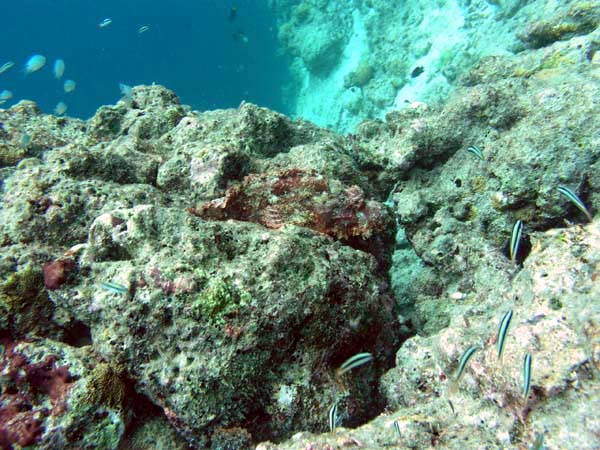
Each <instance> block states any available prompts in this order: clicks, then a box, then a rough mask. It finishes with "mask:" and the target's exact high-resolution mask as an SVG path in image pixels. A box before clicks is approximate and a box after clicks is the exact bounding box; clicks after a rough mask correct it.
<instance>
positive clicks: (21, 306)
mask: <svg viewBox="0 0 600 450" xmlns="http://www.w3.org/2000/svg"><path fill="white" fill-rule="evenodd" d="M0 311H2V321H0V329H8V330H10V331H11V332H12V333H14V334H15V335H17V336H22V335H25V334H27V333H33V334H36V335H44V334H45V333H46V330H47V329H48V322H49V321H50V319H51V317H52V314H53V312H54V305H53V304H52V302H50V300H49V298H48V294H47V293H46V291H45V289H44V279H43V277H42V272H41V270H37V269H33V268H32V267H27V268H26V269H23V270H20V271H18V272H14V273H11V274H10V275H8V277H7V278H6V280H5V281H4V282H3V283H2V284H0Z"/></svg>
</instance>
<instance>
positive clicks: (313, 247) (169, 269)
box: [52, 205, 395, 445]
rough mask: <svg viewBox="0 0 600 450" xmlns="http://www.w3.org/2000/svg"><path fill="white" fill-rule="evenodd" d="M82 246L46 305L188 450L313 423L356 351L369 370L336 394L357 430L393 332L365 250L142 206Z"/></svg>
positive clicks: (288, 230) (297, 231) (113, 217)
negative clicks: (369, 360) (132, 383)
mask: <svg viewBox="0 0 600 450" xmlns="http://www.w3.org/2000/svg"><path fill="white" fill-rule="evenodd" d="M86 246H87V247H86V248H85V250H84V252H83V253H82V254H81V255H80V257H79V276H78V277H77V279H76V280H74V281H73V282H72V283H70V284H69V283H67V284H65V285H63V286H62V287H61V289H58V290H56V291H53V294H52V295H53V297H54V298H55V300H56V301H57V302H58V303H59V304H60V305H61V306H62V307H64V308H66V309H67V310H69V311H70V312H71V313H72V314H74V315H76V316H77V317H78V318H79V319H80V320H82V321H84V322H85V323H86V324H87V325H88V326H89V327H90V328H91V332H92V339H93V342H94V346H95V348H96V349H97V350H98V351H99V352H100V353H101V354H102V355H103V356H104V357H105V358H107V359H109V360H113V361H118V362H120V363H123V364H124V365H125V366H126V367H127V369H128V370H129V372H130V373H131V374H132V375H133V376H134V377H135V379H137V388H138V389H139V390H140V391H142V392H143V393H145V394H146V395H147V396H148V397H149V398H150V399H152V401H153V402H155V403H156V404H158V405H160V406H161V407H162V408H163V410H164V412H165V414H166V415H167V417H169V418H170V420H171V421H172V423H173V424H174V425H175V426H176V427H177V428H178V429H180V430H181V431H182V432H184V433H185V434H186V435H187V436H188V438H190V439H191V440H192V441H194V442H196V443H198V444H199V445H203V443H205V442H207V439H208V437H209V436H210V435H211V433H213V432H216V429H217V428H218V427H231V426H243V427H245V428H247V429H248V430H249V431H250V433H252V434H254V435H255V436H277V435H280V434H285V433H288V432H289V431H291V430H293V429H298V428H315V427H319V426H320V425H321V423H322V415H323V413H324V412H325V409H326V408H325V409H324V407H323V405H327V404H328V403H332V402H333V401H334V399H336V398H338V397H340V396H341V397H344V395H342V393H340V392H339V388H338V387H337V384H336V382H335V381H334V378H332V377H331V376H332V375H333V373H334V369H335V367H336V366H337V365H339V363H340V362H341V361H343V360H344V359H345V358H346V357H348V356H351V354H352V353H353V352H357V351H371V352H372V353H373V354H375V355H377V363H376V364H375V366H373V367H372V368H371V369H370V370H367V372H366V373H365V376H366V378H364V379H363V380H356V381H352V380H350V381H349V382H348V383H347V387H346V389H348V391H344V392H347V393H349V392H351V393H352V405H353V407H354V408H356V410H357V411H356V414H355V417H354V419H355V420H357V419H359V418H360V417H361V416H362V415H363V414H364V413H365V412H366V411H368V409H369V408H372V407H373V406H375V404H376V402H377V396H376V395H375V394H376V392H374V391H373V386H374V385H372V384H370V383H368V384H367V383H366V381H367V380H371V381H372V377H373V376H374V375H375V374H376V373H377V372H378V371H379V370H380V369H379V367H380V366H381V364H384V363H385V359H386V355H389V353H390V350H391V349H393V344H392V343H393V341H394V337H393V335H394V333H395V332H394V331H393V327H391V323H392V317H391V310H390V307H391V303H390V299H389V298H387V297H386V296H385V295H382V292H384V290H385V283H384V280H382V279H381V278H379V277H378V276H376V275H374V273H375V261H374V259H373V258H372V257H371V256H370V255H368V254H367V253H363V252H361V251H357V250H353V249H352V248H350V247H347V246H343V245H341V244H340V243H338V242H335V241H332V240H331V239H329V238H327V237H325V236H322V235H320V234H319V233H316V232H313V231H311V230H309V229H306V228H301V227H296V226H286V227H283V228H280V229H278V230H268V229H266V228H264V227H262V226H260V225H256V224H251V223H243V222H231V221H229V222H206V221H203V220H201V219H199V218H197V217H195V216H193V215H191V214H189V213H187V212H186V211H184V210H178V209H165V208H161V207H157V206H150V205H140V206H137V207H135V208H133V209H124V210H115V211H113V212H112V213H110V214H105V215H103V216H100V217H99V218H97V219H96V220H95V221H94V223H93V224H92V226H91V229H90V234H89V239H88V241H87V244H86ZM109 283H113V284H109ZM268 417H271V419H270V421H268V420H267V418H268Z"/></svg>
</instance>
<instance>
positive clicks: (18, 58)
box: [0, 0, 289, 118]
mask: <svg viewBox="0 0 600 450" xmlns="http://www.w3.org/2000/svg"><path fill="white" fill-rule="evenodd" d="M232 7H237V14H235V18H233V20H232V19H231V18H230V11H231V8H232ZM1 15H2V34H1V35H2V39H0V65H2V64H3V63H5V62H7V61H14V62H15V64H16V65H15V66H14V67H13V68H12V69H10V70H8V71H7V72H5V73H3V74H0V91H2V90H4V89H7V90H10V91H11V92H12V93H13V98H12V99H11V100H10V101H9V102H7V103H5V104H4V105H2V106H0V107H3V108H6V107H8V106H10V105H11V104H14V103H16V102H17V101H19V100H21V99H29V100H33V101H35V102H36V103H38V104H39V105H40V107H41V108H42V110H43V111H44V112H48V113H49V112H52V111H53V109H54V108H55V106H56V104H57V103H58V102H60V101H64V102H65V103H66V104H67V106H68V110H67V115H69V116H75V117H81V118H88V117H90V116H92V115H93V114H94V112H95V111H96V109H97V108H98V107H99V106H100V105H104V104H111V103H114V102H116V101H117V100H118V99H119V98H120V96H121V95H120V92H119V83H124V84H127V85H137V84H151V83H153V82H155V83H157V84H162V85H164V86H166V87H168V88H169V89H172V90H174V91H175V92H176V93H177V95H178V96H179V97H180V99H181V101H182V103H185V104H188V105H191V106H192V108H193V109H198V110H207V109H216V108H229V107H237V106H238V105H239V104H240V102H241V101H242V100H245V101H250V102H253V103H257V104H259V105H261V106H266V107H269V108H272V109H275V110H277V111H280V112H283V113H285V112H287V111H286V106H285V104H284V101H283V99H282V93H281V87H282V86H284V85H285V84H286V82H287V80H288V77H289V75H288V72H287V61H286V60H285V58H284V57H283V56H280V52H279V51H278V46H277V30H276V26H275V22H274V18H273V16H272V14H271V12H270V11H269V9H268V7H267V5H266V2H265V1H262V0H239V1H235V2H227V1H222V0H170V1H169V2H165V1H162V0H147V1H143V2H142V1H135V0H122V1H117V0H103V1H97V0H18V1H8V0H7V1H6V2H5V3H4V4H3V9H2V14H1ZM105 18H110V19H111V20H112V23H111V24H110V25H109V26H107V27H104V28H100V27H99V26H98V25H99V23H100V22H101V21H102V20H103V19H105ZM144 25H145V26H148V27H149V30H148V31H146V32H144V33H142V34H139V33H138V30H139V28H140V27H141V26H144ZM244 36H245V38H244ZM33 54H41V55H44V56H46V58H47V62H46V65H45V66H44V67H43V68H42V69H41V70H39V71H37V72H34V73H31V74H28V75H25V74H24V73H23V65H24V64H25V62H26V61H27V59H28V58H29V57H30V56H31V55H33ZM58 58H60V59H63V60H64V61H65V63H66V71H65V73H64V75H63V78H62V79H61V80H56V79H55V78H54V74H53V72H52V67H53V64H54V61H55V60H56V59H58ZM66 79H72V80H74V81H75V82H76V83H77V87H76V89H75V91H73V92H71V93H65V92H64V90H63V82H64V80H66Z"/></svg>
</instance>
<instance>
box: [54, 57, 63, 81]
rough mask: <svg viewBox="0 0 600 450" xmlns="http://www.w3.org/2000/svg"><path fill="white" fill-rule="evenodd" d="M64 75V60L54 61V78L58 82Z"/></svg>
mask: <svg viewBox="0 0 600 450" xmlns="http://www.w3.org/2000/svg"><path fill="white" fill-rule="evenodd" d="M63 73H65V62H64V61H63V60H62V59H57V60H56V61H54V78H56V79H57V80H58V79H60V78H62V76H63Z"/></svg>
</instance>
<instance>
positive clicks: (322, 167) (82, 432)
mask: <svg viewBox="0 0 600 450" xmlns="http://www.w3.org/2000/svg"><path fill="white" fill-rule="evenodd" d="M56 120H60V121H61V123H62V124H63V125H62V126H61V127H57V126H56ZM1 121H2V124H3V130H4V132H5V134H6V137H7V139H6V140H5V142H4V145H5V146H6V149H7V151H6V152H7V154H11V152H12V151H13V149H14V152H15V153H17V152H20V153H17V155H19V156H15V158H14V159H15V160H7V161H6V164H5V166H4V168H3V169H2V170H3V183H4V192H3V194H4V196H3V208H2V211H0V223H1V225H2V227H1V233H2V242H3V247H2V248H3V250H2V255H3V258H2V273H3V276H4V277H5V282H4V283H3V285H2V288H1V289H2V292H3V293H4V294H3V296H2V297H1V300H2V301H1V303H0V307H2V309H3V315H2V318H3V319H2V333H3V334H2V336H3V339H4V341H5V342H6V344H5V345H4V350H3V365H2V373H3V376H4V377H5V378H4V379H5V380H6V383H7V386H8V387H7V388H6V390H3V396H4V397H3V402H5V403H3V404H5V405H6V406H3V407H2V410H1V411H2V412H1V414H2V415H3V417H9V416H10V420H7V421H6V422H5V423H6V424H5V425H3V428H2V436H3V441H2V442H3V445H4V446H6V447H7V448H10V447H11V446H12V447H14V446H16V445H30V444H34V443H35V444H36V445H39V446H40V448H51V445H54V444H52V443H54V442H61V443H63V445H66V446H67V447H68V446H70V447H71V448H78V447H77V446H79V445H81V446H82V447H85V446H86V445H87V446H89V445H92V443H94V445H95V447H94V448H115V447H116V445H117V443H118V442H119V440H120V439H121V438H122V435H123V433H124V431H125V429H126V427H127V426H130V427H131V426H133V427H134V428H135V427H137V426H140V427H141V425H139V424H138V425H135V424H134V425H131V420H132V416H133V415H137V414H139V412H137V411H136V409H135V405H134V403H135V402H130V401H127V402H126V401H125V400H126V399H127V400H131V398H132V395H133V392H137V395H143V396H144V398H145V399H147V400H146V402H151V403H152V404H153V405H155V407H156V410H157V411H158V412H157V413H156V414H155V415H156V416H160V415H162V416H163V417H164V418H166V420H168V421H169V422H170V423H171V425H172V426H173V427H174V428H175V429H176V430H177V432H178V433H179V435H180V436H182V437H184V438H185V440H186V441H187V442H188V443H190V444H192V445H194V446H195V447H196V448H205V447H208V446H211V445H212V446H213V448H220V447H218V445H224V446H226V447H227V448H247V447H248V446H249V445H250V444H251V442H253V441H257V440H261V439H281V438H283V437H286V436H289V435H290V434H291V433H292V432H293V431H295V430H299V429H312V430H315V431H316V430H319V429H320V428H321V422H322V419H321V413H322V410H323V408H324V407H327V405H330V404H333V403H335V402H337V403H338V404H340V406H341V405H344V407H346V408H348V409H349V410H352V411H353V414H352V417H351V418H350V419H349V422H348V423H355V424H359V423H361V422H364V421H365V420H367V419H369V418H371V417H373V415H374V414H376V413H377V412H378V411H380V410H381V408H382V406H383V402H382V397H381V396H380V394H379V393H378V381H377V380H378V379H379V377H380V375H381V374H382V373H383V371H384V370H385V369H387V368H389V367H390V366H391V364H392V362H393V358H394V350H395V348H397V346H398V345H399V342H400V340H399V339H400V332H399V329H398V327H397V326H396V321H395V315H394V314H393V309H394V304H393V298H392V295H391V292H390V290H389V282H388V281H387V268H389V266H390V264H391V248H392V243H393V241H394V235H395V221H394V219H393V217H392V214H391V210H390V209H389V208H388V206H386V205H384V204H382V203H379V202H377V201H376V200H372V199H371V198H372V197H373V195H374V193H375V189H374V187H373V185H371V183H369V174H368V173H365V172H363V171H361V167H360V164H361V163H360V162H359V159H360V158H358V157H357V155H356V154H355V152H354V151H353V150H352V148H351V147H350V146H349V145H348V142H347V140H346V139H344V138H342V137H339V136H336V135H334V134H332V133H329V132H326V131H323V130H320V129H318V128H316V127H314V126H312V125H310V124H308V123H303V122H291V121H289V120H288V119H287V118H285V117H284V116H281V115H279V114H276V113H273V112H271V111H268V110H266V109H261V108H258V107H256V106H254V105H250V104H244V105H242V106H241V107H240V108H239V109H238V110H229V111H215V112H207V113H197V112H191V111H189V110H187V109H186V108H185V107H183V106H181V105H180V104H179V101H178V99H177V97H176V96H175V95H174V94H173V93H171V92H169V91H167V90H166V89H164V88H162V87H159V86H152V87H137V88H134V89H133V93H132V97H131V101H130V102H128V103H127V104H126V103H123V102H121V103H119V104H117V105H115V106H107V107H103V108H101V109H100V110H99V111H98V113H97V114H96V115H95V116H94V117H93V118H91V119H90V120H89V121H87V123H84V122H82V121H78V120H71V119H55V118H53V117H52V116H44V115H42V114H40V112H39V111H38V110H37V109H36V107H35V105H33V104H32V103H27V102H25V103H20V104H18V105H17V106H15V107H14V108H12V109H10V110H7V111H3V112H2V113H1ZM34 124H35V125H34ZM27 127H30V128H31V129H32V131H31V133H32V139H31V142H30V144H29V146H28V147H27V148H24V149H23V148H20V147H19V136H20V135H21V133H23V132H25V130H26V129H28V128H27ZM52 133H54V134H55V135H56V138H55V140H53V141H51V140H50V139H48V140H44V139H42V138H40V137H41V136H50V135H52ZM40 140H42V141H43V142H46V143H47V144H46V145H47V146H48V148H41V147H40V146H39V145H38V142H39V141H40ZM9 162H10V164H9ZM219 197H223V198H222V199H220V198H219ZM39 339H42V341H41V343H40V341H39ZM46 341H48V342H51V344H43V342H46ZM21 346H25V347H26V348H27V349H30V348H31V349H34V350H29V352H24V351H20V350H19V351H17V349H20V348H21ZM63 347H67V348H71V347H73V349H72V351H71V353H73V355H71V353H69V352H68V351H67V350H64V349H63ZM56 348H59V349H60V350H56ZM359 352H370V353H372V354H373V355H374V356H375V359H374V361H373V362H372V363H371V364H369V365H368V367H364V368H362V370H361V376H360V377H352V376H350V374H348V375H343V376H341V375H340V374H336V371H335V369H336V368H337V367H338V366H339V365H340V364H341V363H342V362H343V361H344V360H346V359H347V358H349V357H350V356H352V355H353V354H355V353H359ZM79 353H82V354H83V355H84V356H85V363H86V364H87V365H85V364H84V363H83V362H79V360H78V359H77V358H82V357H83V356H77V355H79ZM40 365H41V366H43V368H44V370H45V371H46V372H44V374H42V375H39V376H38V375H35V376H33V378H34V379H33V381H32V380H31V378H32V376H29V372H35V373H38V372H36V371H39V369H38V366H40ZM76 366H77V367H79V369H78V371H77V372H74V371H73V370H74V369H73V368H74V367H76ZM22 367H25V369H22ZM29 367H32V368H31V369H29ZM81 367H83V368H81ZM86 370H87V372H86ZM23 371H24V374H22V372H23ZM99 371H100V372H99ZM39 377H43V378H44V381H41V382H37V381H36V380H37V378H39ZM54 380H56V381H54ZM94 380H97V381H94ZM27 383H29V384H27ZM12 385H14V386H15V389H16V390H17V392H14V393H13V390H14V389H13V388H11V387H10V386H12ZM29 385H30V386H31V387H28V386H29ZM99 389H100V391H98V390H99ZM56 390H60V392H59V393H55V391H56ZM21 391H23V392H21ZM38 391H39V392H40V394H39V395H37V394H36V395H32V394H31V392H38ZM15 396H17V397H15ZM79 397H82V398H86V399H89V400H90V401H89V402H88V403H85V405H86V408H87V409H82V408H80V407H78V406H77V405H78V403H77V401H78V400H77V399H78V398H79ZM47 403H49V404H51V405H54V407H52V408H50V407H48V406H47ZM55 404H56V405H55ZM62 404H65V405H68V406H63V407H60V405H62ZM17 410H18V411H25V412H24V413H19V414H16V411H17ZM25 413H26V414H25ZM74 416H77V420H75V418H74ZM103 421H104V422H106V421H109V422H110V424H112V425H111V427H108V426H107V425H106V424H104V422H103ZM99 427H100V428H102V429H104V430H105V433H106V434H107V436H105V437H103V438H100V437H98V436H96V434H94V433H96V430H97V429H99ZM22 429H26V430H28V431H27V434H24V432H22V431H20V430H22ZM88 429H89V432H88V431H87V430H88ZM76 430H77V431H76ZM74 435H76V436H77V439H75V438H74V437H73V436H74ZM83 440H85V441H86V442H88V444H85V445H83V444H81V441H83ZM127 442H132V441H127ZM217 442H221V443H222V444H218V445H217V444H216V443H217ZM129 445H132V444H129Z"/></svg>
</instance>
